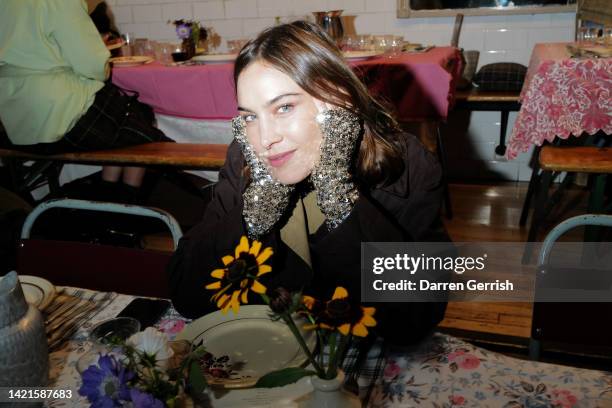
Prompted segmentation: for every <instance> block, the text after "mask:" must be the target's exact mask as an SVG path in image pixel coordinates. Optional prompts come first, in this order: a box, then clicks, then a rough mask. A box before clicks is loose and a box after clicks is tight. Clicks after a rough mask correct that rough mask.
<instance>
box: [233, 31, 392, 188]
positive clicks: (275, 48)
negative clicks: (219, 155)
mask: <svg viewBox="0 0 612 408" xmlns="http://www.w3.org/2000/svg"><path fill="white" fill-rule="evenodd" d="M255 61H263V62H265V63H266V64H267V65H270V66H272V67H274V68H276V69H278V70H279V71H281V72H283V73H284V74H286V75H288V76H289V77H290V78H291V79H293V80H294V81H295V83H297V84H298V85H299V86H300V87H301V88H302V89H304V91H306V92H307V93H308V94H309V95H311V96H313V97H315V98H317V99H319V100H321V101H324V102H327V103H330V104H333V105H335V106H339V107H342V108H345V109H350V110H351V111H353V112H356V113H357V114H358V115H359V116H360V117H361V118H362V120H363V137H362V139H361V144H360V146H359V149H358V151H357V159H356V164H355V169H354V170H355V173H356V176H357V179H358V182H360V183H365V184H366V185H370V186H373V185H378V184H388V183H390V182H392V181H394V180H395V179H397V178H398V177H399V176H400V175H401V173H402V172H403V170H404V163H403V160H402V156H401V150H400V148H399V147H398V145H397V143H396V139H397V134H398V133H399V132H400V129H399V126H398V124H397V122H396V121H395V119H394V118H393V117H392V116H391V115H390V114H389V112H388V111H387V110H386V109H385V108H384V107H383V106H382V104H380V103H379V102H378V101H376V100H375V99H374V98H373V97H372V96H371V95H370V94H369V92H368V89H367V88H366V86H365V85H364V84H363V83H362V82H361V81H360V80H359V78H358V77H357V76H356V75H355V73H354V72H353V70H352V69H351V68H350V67H349V66H348V65H346V63H345V61H344V58H343V57H342V54H341V52H340V50H339V49H338V47H337V46H336V45H335V44H334V42H333V41H332V40H331V38H330V37H329V36H328V35H327V34H326V33H325V32H324V31H323V30H321V29H320V28H319V26H317V25H315V24H312V23H309V22H306V21H296V22H293V23H289V24H283V25H279V26H275V27H270V28H268V29H266V30H264V31H263V32H262V33H261V34H259V35H258V36H257V38H255V39H254V40H251V41H249V42H248V43H247V44H246V45H245V46H244V47H243V48H242V50H240V53H239V54H238V57H237V59H236V63H235V66H234V83H235V84H237V83H238V77H239V76H240V73H241V72H242V71H243V70H244V69H245V68H246V67H247V66H248V65H249V64H251V63H253V62H255Z"/></svg>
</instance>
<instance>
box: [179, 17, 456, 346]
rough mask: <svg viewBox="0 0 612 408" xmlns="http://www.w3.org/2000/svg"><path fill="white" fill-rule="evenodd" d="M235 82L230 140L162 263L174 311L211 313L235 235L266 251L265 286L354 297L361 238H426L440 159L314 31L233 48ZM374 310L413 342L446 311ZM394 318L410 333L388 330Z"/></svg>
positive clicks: (275, 33)
mask: <svg viewBox="0 0 612 408" xmlns="http://www.w3.org/2000/svg"><path fill="white" fill-rule="evenodd" d="M234 80H235V83H236V91H237V99H238V105H239V107H238V110H239V112H240V116H238V117H237V118H235V119H234V120H233V122H232V124H233V131H234V137H235V139H236V141H235V142H234V143H232V144H231V145H230V148H229V151H228V155H227V161H226V163H225V166H224V168H223V169H222V170H221V172H220V178H219V182H218V184H217V186H216V189H215V197H214V199H213V201H212V202H211V203H210V204H209V206H208V208H207V210H206V213H205V216H204V220H203V221H202V223H201V224H199V225H198V226H196V227H195V228H194V229H193V230H192V231H190V232H189V233H188V234H187V235H186V236H185V237H184V238H183V239H182V241H181V243H180V245H179V247H178V249H177V251H176V253H175V255H174V257H173V259H172V261H171V263H170V265H169V274H170V282H171V292H172V298H173V302H174V305H175V307H176V308H177V310H178V311H179V312H181V313H182V314H184V315H186V316H189V317H197V316H200V315H203V314H205V313H208V312H211V311H213V310H215V309H216V305H214V304H212V303H210V301H209V298H210V295H211V292H210V291H207V290H205V289H204V286H205V284H206V283H208V282H210V280H211V279H212V278H210V272H211V271H212V270H213V269H215V268H218V267H220V259H221V257H222V256H224V255H226V254H229V253H233V249H234V247H235V246H236V244H237V243H238V241H239V238H240V236H242V235H248V236H249V237H251V238H257V239H258V240H260V241H261V242H263V245H264V246H271V247H272V248H273V250H274V255H273V257H272V258H271V262H272V269H273V271H272V273H269V274H266V275H264V276H263V277H262V283H264V284H265V285H266V287H268V288H273V287H277V286H282V287H284V288H286V289H289V290H299V289H302V288H304V292H305V293H308V294H312V295H314V296H318V297H321V298H329V297H330V296H331V294H332V293H333V290H334V288H335V287H336V286H344V287H345V288H347V289H348V292H349V294H352V296H355V297H357V298H358V296H359V291H360V275H359V274H360V245H361V242H366V241H406V240H429V239H433V238H432V237H433V235H432V234H433V228H434V227H436V226H437V225H436V223H437V222H438V221H439V217H438V210H439V202H440V189H439V181H440V175H441V173H440V168H439V166H438V163H437V162H436V160H435V158H434V157H433V156H432V155H430V154H429V153H428V152H426V151H425V150H424V149H423V147H422V146H421V145H420V143H419V142H418V141H417V140H416V139H415V138H414V137H413V136H411V135H406V134H402V133H400V131H399V130H398V126H397V124H396V122H395V121H394V120H393V119H392V117H391V116H390V115H389V114H388V113H386V111H385V110H384V109H383V107H382V106H381V105H380V104H378V103H377V102H376V101H375V100H374V99H372V97H371V96H370V95H369V94H368V91H367V89H366V88H365V86H364V85H363V84H362V83H361V82H360V81H359V79H358V78H357V77H356V76H355V74H354V73H353V72H352V70H351V69H350V68H349V67H348V66H347V65H346V64H345V62H344V60H343V58H342V55H341V54H340V52H339V50H338V49H337V48H336V46H335V45H333V43H332V41H331V40H330V39H329V38H328V37H327V35H326V34H325V33H323V32H322V31H321V30H320V29H319V28H318V27H317V26H315V25H312V24H310V23H306V22H295V23H291V24H286V25H281V26H276V27H273V28H270V29H268V30H266V31H264V32H262V33H261V34H260V35H259V36H258V38H256V39H255V40H253V41H251V42H249V43H248V44H247V45H245V47H244V48H243V49H242V50H241V52H240V54H239V55H238V57H237V60H236V63H235V68H234ZM442 236H443V237H445V234H444V233H442ZM255 300H256V298H253V299H249V302H251V301H255ZM376 307H377V308H378V311H377V314H376V318H377V321H378V326H377V330H378V333H379V334H381V335H383V336H384V337H385V338H386V339H387V340H389V341H391V342H395V343H409V342H412V341H416V340H418V339H420V338H421V337H422V336H423V335H425V334H426V333H428V332H429V331H430V330H431V329H432V328H433V327H434V326H435V325H436V324H437V322H439V321H440V320H441V319H442V316H443V314H444V310H445V304H437V303H436V304H434V303H405V304H393V303H381V304H377V305H376ZM400 321H401V322H402V326H405V327H409V330H408V331H406V332H402V330H397V328H396V326H397V323H398V322H400Z"/></svg>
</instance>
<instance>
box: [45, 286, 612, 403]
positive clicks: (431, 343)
mask: <svg viewBox="0 0 612 408" xmlns="http://www.w3.org/2000/svg"><path fill="white" fill-rule="evenodd" d="M67 290H71V289H67ZM81 293H83V296H89V293H91V292H88V291H84V292H83V291H82V292H81ZM132 299H134V297H133V296H127V295H117V296H116V297H115V298H114V300H113V301H112V302H111V303H110V304H109V305H108V306H107V307H105V308H104V309H103V310H101V311H100V312H99V313H98V314H96V315H95V316H94V317H93V318H91V320H90V321H88V322H87V323H86V324H84V325H83V327H82V328H81V330H79V331H78V332H77V333H76V334H75V335H74V336H73V337H72V339H71V340H70V341H68V342H66V344H65V345H64V346H63V347H62V348H61V349H60V350H58V351H56V352H53V353H52V354H51V357H50V359H51V360H50V365H51V371H50V378H51V384H50V386H51V387H55V388H58V389H71V390H72V391H73V394H74V395H75V396H76V397H75V398H72V399H70V400H56V401H50V402H49V403H48V406H50V407H83V406H88V405H89V404H88V403H87V400H86V399H85V398H82V397H78V388H79V386H80V383H81V380H80V376H79V373H78V371H77V369H76V364H77V361H78V359H79V358H80V357H81V356H82V355H84V354H85V353H86V352H87V351H88V350H89V347H90V345H89V343H88V341H87V335H88V332H89V330H90V329H91V327H92V326H93V325H94V324H96V323H98V322H100V321H103V320H106V319H110V318H112V317H115V316H116V315H117V314H118V313H119V312H120V311H121V310H122V309H123V308H124V307H125V306H126V305H127V304H128V303H129V302H130V301H131V300H132ZM188 322H189V320H187V319H184V318H183V317H181V316H180V315H179V314H178V313H177V312H176V311H175V310H174V309H172V308H170V310H169V311H168V312H167V313H166V314H165V315H164V317H162V319H160V321H159V322H158V323H157V324H156V327H157V328H158V329H159V330H161V331H163V332H165V333H166V334H167V335H168V337H169V338H170V339H173V338H174V337H175V336H176V334H178V333H179V332H180V331H181V330H182V329H183V327H185V325H186V324H188ZM356 356H357V350H356V348H351V349H350V350H349V351H348V358H346V359H345V364H344V367H345V371H346V374H347V378H349V377H350V376H351V372H352V367H353V363H354V361H355V358H356ZM357 383H358V385H359V389H360V397H361V398H362V400H363V401H364V402H365V403H366V404H365V405H366V406H368V407H372V408H379V407H385V408H386V407H439V408H451V407H484V408H487V407H490V408H502V407H504V408H545V407H555V408H570V407H575V408H610V407H612V373H607V372H602V371H595V370H584V369H578V368H572V367H565V366H560V365H553V364H545V363H539V362H531V361H525V360H519V359H516V358H512V357H508V356H505V355H502V354H498V353H494V352H490V351H487V350H485V349H482V348H480V347H476V346H473V345H471V344H469V343H466V342H464V341H462V340H459V339H457V338H455V337H452V336H448V335H445V334H440V333H435V334H433V335H432V336H431V337H429V338H427V339H426V340H425V341H423V342H422V343H420V344H418V345H416V346H414V347H410V348H404V349H401V350H399V349H390V348H387V347H385V345H384V343H383V342H382V341H381V339H378V340H377V341H376V342H375V343H374V345H373V346H372V348H371V349H370V351H369V353H368V355H367V357H366V359H365V361H364V363H363V365H362V367H361V368H360V369H359V373H358V375H357ZM213 406H214V404H213ZM224 406H227V405H224ZM271 406H274V405H271ZM283 406H285V405H283ZM245 407H246V405H245ZM232 408H239V407H238V406H232Z"/></svg>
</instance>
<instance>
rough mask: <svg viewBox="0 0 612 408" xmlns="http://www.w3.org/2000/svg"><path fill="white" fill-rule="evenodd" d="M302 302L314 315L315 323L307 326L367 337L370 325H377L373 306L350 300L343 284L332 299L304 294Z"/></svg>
mask: <svg viewBox="0 0 612 408" xmlns="http://www.w3.org/2000/svg"><path fill="white" fill-rule="evenodd" d="M302 303H303V304H304V306H305V307H306V309H307V310H308V312H309V313H310V314H311V315H312V316H313V318H314V321H315V323H314V324H311V325H306V326H305V327H306V328H316V327H320V328H322V329H327V330H338V331H339V332H340V333H341V334H342V335H344V336H346V335H348V334H349V333H351V334H353V336H358V337H365V336H367V335H368V327H374V326H376V320H374V313H375V312H376V309H375V308H373V307H363V306H361V305H355V304H353V303H351V302H350V300H349V296H348V292H347V290H346V289H344V288H343V287H341V286H338V287H337V288H336V290H335V291H334V295H333V296H332V298H331V300H329V301H327V302H321V301H318V300H316V299H314V298H312V297H310V296H303V297H302Z"/></svg>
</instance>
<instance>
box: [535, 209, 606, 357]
mask: <svg viewBox="0 0 612 408" xmlns="http://www.w3.org/2000/svg"><path fill="white" fill-rule="evenodd" d="M579 226H591V227H592V226H600V227H604V226H605V227H612V216H610V215H602V214H588V215H581V216H577V217H572V218H569V219H567V220H565V221H564V222H562V223H560V224H559V225H557V226H556V227H555V228H553V229H552V230H551V231H550V232H549V234H548V235H547V236H546V239H545V240H544V242H543V244H542V249H541V251H540V255H539V260H538V265H539V273H538V276H537V278H536V288H535V298H536V302H534V305H533V320H532V326H531V337H532V340H536V341H543V342H549V343H552V344H554V346H555V348H557V349H558V348H561V349H568V350H569V349H571V350H572V351H575V350H580V351H585V350H586V351H589V352H594V353H595V354H600V352H601V350H602V349H607V350H610V349H612V324H611V323H612V317H611V316H612V296H611V293H612V267H611V266H610V265H607V266H606V265H604V267H603V268H602V267H601V266H600V265H599V266H592V265H588V262H584V261H585V260H587V261H589V260H590V259H589V256H588V255H589V254H591V252H586V254H587V257H586V258H585V256H584V254H585V253H583V255H582V259H581V261H580V263H581V266H580V267H571V266H569V265H563V266H551V262H550V261H551V254H552V250H553V246H554V244H555V243H556V242H557V241H558V239H559V238H560V237H561V236H562V235H564V234H565V233H566V232H567V231H569V230H571V229H573V228H575V227H579ZM587 244H588V245H595V244H596V243H594V242H591V243H587ZM605 244H607V246H606V248H607V249H609V248H610V245H609V243H605ZM590 248H592V247H590ZM585 250H586V251H589V250H590V249H589V248H586V249H584V248H583V251H585ZM572 256H573V255H572ZM591 258H592V257H591ZM585 263H586V265H584V264H585ZM583 265H584V266H583ZM560 276H562V279H559V277H560ZM551 290H552V291H556V292H550V291H551ZM545 291H548V292H545ZM561 291H564V292H563V293H564V296H565V297H566V300H567V301H565V302H547V301H541V302H538V301H537V300H546V299H544V297H546V296H548V295H547V294H546V293H556V294H555V297H558V296H559V295H560V294H561V293H562V292H561ZM573 295H576V296H575V297H573V298H572V297H571V296H573ZM582 299H584V301H581V300H582ZM572 346H575V347H572ZM577 346H580V347H577Z"/></svg>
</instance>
